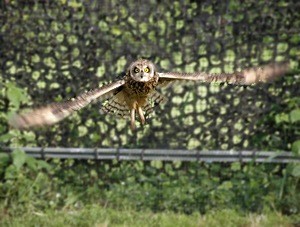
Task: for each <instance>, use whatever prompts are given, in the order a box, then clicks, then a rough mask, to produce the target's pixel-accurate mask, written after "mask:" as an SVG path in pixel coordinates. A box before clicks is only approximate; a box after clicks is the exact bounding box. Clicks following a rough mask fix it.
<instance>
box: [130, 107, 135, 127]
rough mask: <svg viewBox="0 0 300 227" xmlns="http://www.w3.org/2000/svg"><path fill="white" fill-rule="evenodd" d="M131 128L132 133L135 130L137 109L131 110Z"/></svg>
mask: <svg viewBox="0 0 300 227" xmlns="http://www.w3.org/2000/svg"><path fill="white" fill-rule="evenodd" d="M130 117H131V118H130V120H131V121H130V128H131V130H132V131H134V130H135V109H131V111H130Z"/></svg>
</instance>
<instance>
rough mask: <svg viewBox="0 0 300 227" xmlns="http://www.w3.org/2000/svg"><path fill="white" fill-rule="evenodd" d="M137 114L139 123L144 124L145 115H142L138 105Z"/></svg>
mask: <svg viewBox="0 0 300 227" xmlns="http://www.w3.org/2000/svg"><path fill="white" fill-rule="evenodd" d="M138 114H139V117H140V120H141V124H142V125H143V124H145V121H146V120H145V116H144V113H143V110H142V108H141V107H138Z"/></svg>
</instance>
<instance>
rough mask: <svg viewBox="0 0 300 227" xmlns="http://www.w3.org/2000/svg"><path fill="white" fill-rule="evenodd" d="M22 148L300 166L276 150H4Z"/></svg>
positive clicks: (44, 154) (62, 154)
mask: <svg viewBox="0 0 300 227" xmlns="http://www.w3.org/2000/svg"><path fill="white" fill-rule="evenodd" d="M15 149H20V150H23V151H24V152H26V153H27V154H28V155H30V156H33V157H35V158H42V159H45V158H60V159H69V158H71V159H95V160H113V159H116V160H144V161H150V160H162V161H200V162H258V163H291V162H294V163H300V156H295V155H293V154H292V153H291V152H286V151H283V152H274V151H221V150H211V151H199V150H170V149H123V148H119V149H118V148H58V147H46V148H42V147H19V148H12V147H3V148H2V149H1V150H2V152H6V153H10V152H12V151H13V150H15Z"/></svg>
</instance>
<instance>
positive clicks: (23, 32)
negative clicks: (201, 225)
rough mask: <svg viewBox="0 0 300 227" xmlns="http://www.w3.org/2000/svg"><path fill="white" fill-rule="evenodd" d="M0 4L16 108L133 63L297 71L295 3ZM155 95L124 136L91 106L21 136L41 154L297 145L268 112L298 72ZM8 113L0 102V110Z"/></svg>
mask: <svg viewBox="0 0 300 227" xmlns="http://www.w3.org/2000/svg"><path fill="white" fill-rule="evenodd" d="M0 7H1V10H0V18H1V20H0V23H1V30H0V40H1V42H0V43H1V44H0V45H1V46H0V48H1V53H0V54H1V57H0V64H1V66H2V67H1V71H0V73H1V78H2V80H3V81H4V82H13V83H15V84H16V85H17V86H18V87H21V88H24V90H25V91H26V92H27V93H28V95H29V97H30V99H29V102H27V103H23V104H21V107H32V106H39V105H43V104H45V103H50V102H52V101H59V100H62V99H68V98H71V97H73V96H76V95H78V94H79V93H81V92H83V91H84V90H85V89H91V88H94V87H96V86H97V85H98V84H102V83H104V82H107V81H111V80H113V79H114V78H115V77H116V76H117V75H119V74H122V73H123V72H124V70H125V68H126V66H127V65H128V64H129V63H130V62H132V61H133V60H135V59H137V58H140V57H143V58H147V59H150V60H152V61H153V62H154V63H155V64H156V65H157V66H158V68H159V69H160V71H181V72H192V71H207V72H232V71H234V70H240V69H243V68H245V67H250V66H257V65H261V64H264V63H267V62H270V61H279V60H289V61H290V62H291V66H292V68H293V69H294V70H299V58H300V57H299V56H300V55H299V46H300V39H299V33H300V25H299V23H300V22H299V21H300V19H299V13H298V12H299V11H300V4H299V2H298V1H247V2H239V1H223V2H216V1H210V0H208V1H201V2H195V1H171V2H169V1H166V2H161V1H138V2H136V1H92V0H91V1H33V0H28V1H2V2H1V5H0ZM162 92H163V93H164V94H165V95H166V96H167V97H168V99H169V100H168V102H167V103H166V104H165V105H164V106H162V107H158V108H157V110H156V113H155V115H154V116H153V117H152V118H150V119H148V120H147V124H146V126H145V127H144V128H139V129H138V130H137V131H136V132H135V133H132V132H130V130H129V127H128V125H127V122H126V120H123V119H117V118H115V117H111V116H107V115H104V114H100V113H99V107H98V106H97V104H95V105H91V106H90V107H88V108H86V109H84V110H82V111H80V112H79V113H76V114H75V115H73V116H72V117H70V118H69V119H67V120H66V121H63V122H62V123H60V124H57V125H55V126H53V127H47V128H44V129H37V130H34V131H33V133H32V132H30V133H29V134H26V133H25V135H29V136H27V137H28V138H30V139H29V143H31V144H33V145H36V146H42V147H47V146H63V147H113V148H119V147H123V148H151V149H161V148H169V149H197V150H203V149H205V150H214V149H221V150H229V149H235V150H245V149H246V150H264V149H266V148H267V147H268V148H269V149H273V148H274V149H280V150H288V149H290V148H291V143H292V142H293V141H295V140H296V139H297V134H296V130H297V129H293V130H284V129H283V127H282V126H281V125H279V124H276V123H274V120H270V117H269V116H275V115H276V114H277V113H281V112H282V111H284V109H285V108H286V107H287V106H288V105H289V104H287V102H286V100H289V99H290V98H292V97H299V95H300V89H299V75H298V74H295V73H293V74H289V75H286V76H285V77H284V78H283V79H281V80H279V81H277V82H276V83H273V84H269V85H260V86H257V87H255V86H250V87H236V86H232V85H222V86H220V85H204V84H193V83H187V84H177V85H175V86H172V87H170V88H168V89H166V90H164V91H162ZM10 105H11V102H10V100H8V99H4V100H1V111H3V112H8V111H11V109H10ZM1 121H2V123H3V125H5V126H4V127H3V129H2V132H3V133H7V132H8V131H9V128H8V127H7V125H6V119H4V118H1ZM22 141H23V140H22V139H19V142H18V144H17V145H20V144H21V145H22V143H23V142H22ZM270 141H271V142H270ZM5 145H9V144H8V143H6V144H5ZM13 145H14V144H13ZM26 145H27V144H23V146H26ZM29 145H30V144H29Z"/></svg>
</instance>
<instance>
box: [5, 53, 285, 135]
mask: <svg viewBox="0 0 300 227" xmlns="http://www.w3.org/2000/svg"><path fill="white" fill-rule="evenodd" d="M288 69H289V65H288V63H273V64H269V65H265V66H263V67H257V68H249V69H245V70H243V71H241V72H234V73H230V74H225V73H221V74H210V73H205V72H196V73H180V72H166V73H163V72H157V71H156V67H155V65H154V64H153V63H152V62H151V61H149V60H145V59H139V60H137V61H135V62H133V63H131V64H130V66H129V67H128V69H127V71H126V74H125V75H124V76H123V77H122V78H119V79H117V80H116V81H114V82H112V83H110V84H108V85H104V86H102V87H99V88H96V89H94V90H91V91H88V92H86V93H83V94H81V95H79V96H78V97H76V98H73V99H71V100H68V101H63V102H58V103H52V104H49V105H47V106H44V107H40V108H36V109H33V110H30V111H29V112H23V113H21V114H15V115H14V116H13V117H12V118H11V119H10V120H9V124H10V125H11V126H13V127H15V128H19V129H26V128H31V127H37V126H44V125H52V124H54V123H57V122H59V121H61V120H62V119H64V118H65V117H67V116H69V115H70V114H72V113H73V112H75V111H77V110H80V109H82V108H83V107H85V106H87V105H88V104H89V103H91V102H92V101H95V100H103V99H107V101H106V102H104V104H103V105H102V107H101V111H102V112H105V113H112V114H115V115H118V116H120V117H124V118H126V117H129V119H130V127H131V129H132V130H134V129H135V120H136V118H137V117H136V115H138V119H139V120H140V122H141V124H145V116H147V115H148V114H149V113H151V112H152V111H153V108H154V107H155V106H157V105H159V104H161V103H163V102H164V101H165V100H166V98H165V97H164V96H163V95H161V94H160V93H159V92H158V91H157V90H156V89H157V88H159V87H164V86H166V85H168V84H170V83H172V82H174V81H184V80H185V81H188V80H192V81H198V82H201V83H213V82H217V83H218V82H219V83H229V84H236V85H251V84H255V83H262V82H268V81H271V80H273V79H275V78H277V77H279V76H282V75H283V74H284V73H286V72H287V71H288Z"/></svg>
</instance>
